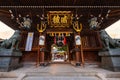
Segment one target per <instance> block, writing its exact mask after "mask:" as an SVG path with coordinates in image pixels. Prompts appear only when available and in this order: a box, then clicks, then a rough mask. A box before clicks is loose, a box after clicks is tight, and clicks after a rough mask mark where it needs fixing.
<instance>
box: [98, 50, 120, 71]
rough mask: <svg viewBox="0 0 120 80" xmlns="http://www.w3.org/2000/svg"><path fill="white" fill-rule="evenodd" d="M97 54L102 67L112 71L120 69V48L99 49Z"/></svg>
mask: <svg viewBox="0 0 120 80" xmlns="http://www.w3.org/2000/svg"><path fill="white" fill-rule="evenodd" d="M99 56H101V60H102V63H101V67H102V68H105V69H108V70H112V71H120V48H117V49H109V50H108V51H100V52H99Z"/></svg>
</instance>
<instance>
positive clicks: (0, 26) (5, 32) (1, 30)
mask: <svg viewBox="0 0 120 80" xmlns="http://www.w3.org/2000/svg"><path fill="white" fill-rule="evenodd" d="M14 32H15V31H14V30H13V29H12V28H10V27H8V26H7V25H6V24H4V23H3V22H2V21H0V38H2V39H9V38H10V37H11V36H12V35H13V33H14Z"/></svg>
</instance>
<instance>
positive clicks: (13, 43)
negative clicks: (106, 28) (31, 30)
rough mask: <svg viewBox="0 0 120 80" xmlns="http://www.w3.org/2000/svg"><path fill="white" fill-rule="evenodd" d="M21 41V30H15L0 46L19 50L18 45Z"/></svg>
mask: <svg viewBox="0 0 120 80" xmlns="http://www.w3.org/2000/svg"><path fill="white" fill-rule="evenodd" d="M20 41H21V32H20V31H19V30H15V32H14V34H13V35H12V37H10V38H9V39H6V40H4V41H3V42H2V43H1V44H0V48H5V49H12V50H13V49H15V50H19V49H18V45H19V43H20Z"/></svg>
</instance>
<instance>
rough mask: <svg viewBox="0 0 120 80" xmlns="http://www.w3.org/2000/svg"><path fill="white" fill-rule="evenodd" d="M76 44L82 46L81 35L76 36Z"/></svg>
mask: <svg viewBox="0 0 120 80" xmlns="http://www.w3.org/2000/svg"><path fill="white" fill-rule="evenodd" d="M75 43H76V45H81V38H80V35H76V36H75Z"/></svg>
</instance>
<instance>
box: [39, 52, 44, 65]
mask: <svg viewBox="0 0 120 80" xmlns="http://www.w3.org/2000/svg"><path fill="white" fill-rule="evenodd" d="M40 54H41V56H40V58H41V61H40V64H41V65H43V64H44V61H45V60H44V57H45V53H44V52H43V51H42V52H41V53H40Z"/></svg>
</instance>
